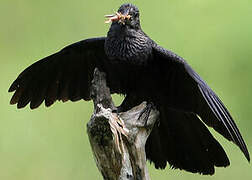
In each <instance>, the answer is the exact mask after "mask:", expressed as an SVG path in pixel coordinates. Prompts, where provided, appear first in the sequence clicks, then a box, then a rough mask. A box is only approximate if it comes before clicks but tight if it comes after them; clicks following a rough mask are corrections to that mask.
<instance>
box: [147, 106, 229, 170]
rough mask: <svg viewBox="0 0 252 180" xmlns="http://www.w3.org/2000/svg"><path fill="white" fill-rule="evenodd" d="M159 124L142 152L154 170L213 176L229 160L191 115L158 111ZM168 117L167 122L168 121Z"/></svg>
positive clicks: (164, 110)
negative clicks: (168, 168) (168, 169)
mask: <svg viewBox="0 0 252 180" xmlns="http://www.w3.org/2000/svg"><path fill="white" fill-rule="evenodd" d="M159 110H160V120H159V121H160V122H159V123H156V125H155V126H154V128H153V130H152V133H151V134H150V136H149V138H148V140H147V142H146V146H145V150H146V156H147V159H149V160H150V161H151V162H153V163H154V164H155V167H156V168H158V169H159V168H160V169H164V168H165V167H166V164H167V162H168V163H169V164H170V166H171V167H172V168H175V169H177V168H178V169H183V170H186V171H189V172H193V173H200V174H209V175H212V174H214V166H217V167H226V166H228V165H229V164H230V163H229V159H228V157H227V155H226V153H225V151H224V149H223V148H222V147H221V145H220V144H219V143H218V142H217V140H216V139H215V138H214V137H213V136H212V134H211V133H210V132H209V130H208V129H207V127H206V126H205V125H204V124H203V123H202V121H201V120H200V119H199V118H198V116H197V115H196V114H194V113H185V112H178V111H175V110H171V109H169V108H160V109H159ZM167 117H168V118H167Z"/></svg>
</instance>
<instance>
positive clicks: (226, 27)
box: [0, 0, 252, 180]
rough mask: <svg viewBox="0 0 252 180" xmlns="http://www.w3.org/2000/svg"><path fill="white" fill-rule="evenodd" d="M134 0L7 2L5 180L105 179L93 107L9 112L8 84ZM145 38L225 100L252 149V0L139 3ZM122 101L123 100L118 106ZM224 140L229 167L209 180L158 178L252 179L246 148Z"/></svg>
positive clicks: (1, 166)
mask: <svg viewBox="0 0 252 180" xmlns="http://www.w3.org/2000/svg"><path fill="white" fill-rule="evenodd" d="M124 2H126V1H119V0H107V1H98V0H96V1H90V0H89V1H87V0H72V1H63V0H0V23H1V24H0V117H1V118H0V179H8V180H34V179H36V180H54V179H61V180H69V179H71V180H81V179H102V178H101V175H100V173H99V172H98V170H97V168H96V166H95V162H94V160H93V157H92V152H91V150H90V146H89V142H88V139H87V134H86V123H87V121H88V120H89V118H90V116H91V114H92V103H91V102H84V101H80V102H77V103H72V102H67V103H61V102H57V103H55V104H54V105H53V106H52V107H50V108H45V107H44V105H42V106H41V107H40V108H39V109H36V110H33V111H32V110H30V109H29V108H28V107H27V108H25V109H22V110H17V109H16V107H15V106H10V105H9V99H10V97H11V94H10V93H7V89H8V88H9V85H10V83H11V82H12V81H13V80H14V79H15V78H16V77H17V75H18V74H19V73H20V72H21V71H22V70H23V69H24V68H25V67H27V66H29V65H30V64H31V63H33V62H35V61H36V60H38V59H40V58H42V57H45V56H47V55H49V54H52V53H54V52H56V51H58V50H59V49H61V48H62V47H64V46H66V45H68V44H71V43H74V42H76V41H79V40H82V39H86V38H90V37H96V36H105V35H106V32H107V30H108V28H109V25H107V24H104V15H105V14H111V13H113V12H115V11H116V10H117V9H118V7H119V6H120V5H121V4H122V3H124ZM131 2H132V3H134V4H136V5H137V6H138V7H139V9H140V11H141V24H142V27H143V29H144V31H145V32H146V33H147V34H148V35H149V36H150V37H151V38H153V39H154V40H155V41H156V42H157V43H159V44H160V45H161V46H163V47H166V48H167V49H170V50H172V51H175V52H176V53H177V54H179V55H180V56H182V57H184V58H185V59H186V60H187V61H188V62H189V64H191V66H192V67H193V68H194V69H195V70H196V71H197V72H198V73H199V74H200V75H201V76H202V78H203V79H205V80H206V81H207V83H208V84H209V85H210V86H211V87H212V88H213V89H214V91H215V92H216V93H217V94H218V95H219V96H220V98H221V99H222V100H223V101H224V103H225V104H226V106H227V107H228V109H229V110H230V112H231V114H232V115H233V117H234V119H235V120H236V123H237V125H238V127H239V128H240V130H241V132H242V134H243V137H244V139H245V141H246V142H247V145H248V149H249V150H251V149H252V121H251V117H252V112H251V108H252V104H251V99H252V96H251V90H252V80H251V76H252V70H251V69H252V49H251V48H252V36H251V34H252V21H251V18H252V1H251V0H240V1H237V0H229V1H218V0H208V1H206V0H205V1H203V0H180V1H178V0H167V1H164V0H155V1H144V0H142V1H140V0H135V1H131ZM121 98H122V97H119V96H116V97H115V99H116V101H117V102H119V101H120V100H121ZM214 135H215V136H217V139H218V140H220V142H221V143H222V145H223V146H224V148H225V150H226V152H227V154H228V155H229V157H230V161H231V166H230V167H228V168H217V169H216V174H215V175H214V176H204V177H203V176H201V175H198V174H191V173H188V172H185V171H180V170H172V169H170V168H167V169H166V170H164V171H161V170H155V169H154V168H153V166H152V165H149V171H150V175H151V177H152V179H159V180H162V179H176V180H180V179H187V180H190V179H193V180H197V179H216V180H217V179H220V180H221V179H229V180H231V179H237V178H243V179H246V180H247V179H252V169H251V164H249V163H247V162H246V159H245V158H244V156H243V155H242V153H241V152H240V151H239V149H238V148H237V147H236V146H235V145H234V144H232V143H230V142H227V141H226V140H224V139H223V138H222V137H221V136H219V135H217V134H214Z"/></svg>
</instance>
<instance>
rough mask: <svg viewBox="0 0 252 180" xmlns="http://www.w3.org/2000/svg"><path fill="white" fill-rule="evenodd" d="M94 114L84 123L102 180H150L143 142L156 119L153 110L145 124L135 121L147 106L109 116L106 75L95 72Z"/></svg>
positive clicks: (140, 120) (142, 105) (93, 90)
mask: <svg viewBox="0 0 252 180" xmlns="http://www.w3.org/2000/svg"><path fill="white" fill-rule="evenodd" d="M91 97H92V99H93V102H94V113H93V115H92V117H91V119H90V121H89V122H88V124H87V133H88V136H89V141H90V144H91V147H92V151H93V154H94V158H95V162H96V165H97V167H98V169H99V170H100V172H101V173H102V176H103V178H104V179H105V180H149V179H150V177H149V174H148V170H147V167H146V156H145V143H146V140H147V138H148V136H149V134H150V133H151V130H152V127H153V125H154V124H155V121H156V119H157V118H158V114H159V113H158V111H154V110H152V111H151V113H150V116H149V119H148V121H147V124H145V120H144V117H143V118H140V119H138V117H139V114H140V112H141V111H142V110H143V109H144V108H145V107H146V103H145V102H143V103H142V104H140V105H138V106H136V107H134V108H132V109H131V110H129V111H127V112H122V113H118V114H117V113H112V110H111V109H115V106H114V103H113V101H112V98H111V94H110V90H109V88H108V87H107V86H106V75H105V73H103V72H99V70H98V69H95V71H94V79H93V81H92V87H91Z"/></svg>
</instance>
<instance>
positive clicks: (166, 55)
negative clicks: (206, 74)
mask: <svg viewBox="0 0 252 180" xmlns="http://www.w3.org/2000/svg"><path fill="white" fill-rule="evenodd" d="M153 53H154V60H155V62H156V63H157V64H158V66H160V67H162V68H161V69H162V70H161V73H162V74H161V75H160V77H167V76H168V77H169V76H170V75H173V76H174V77H169V78H170V79H173V81H176V82H175V83H174V82H173V83H172V84H171V83H170V84H169V85H168V86H167V88H166V91H167V92H168V95H167V97H168V99H167V101H169V103H170V104H169V106H170V107H172V108H175V109H179V110H182V111H186V112H193V113H196V114H198V115H199V116H200V117H201V119H202V120H203V122H205V123H206V124H207V125H208V126H210V127H213V128H214V129H215V130H216V131H217V132H219V133H220V134H221V135H223V136H224V137H225V138H227V139H228V140H230V141H233V142H234V143H235V144H236V145H238V146H239V148H240V149H241V151H242V152H243V153H244V155H245V157H246V158H247V160H248V161H250V157H249V152H248V150H247V147H246V144H245V142H244V140H243V138H242V136H241V134H240V132H239V129H238V128H237V126H236V124H235V122H234V120H233V118H232V117H231V115H230V113H229V112H228V110H227V109H226V107H225V106H224V105H223V103H222V102H221V100H220V99H219V98H218V96H217V95H216V94H215V93H214V92H213V90H212V89H211V88H210V87H209V86H208V85H207V84H206V83H205V82H204V81H203V80H202V78H200V76H199V75H198V74H197V73H196V72H195V71H194V70H193V69H192V68H191V67H190V66H189V65H188V64H187V63H186V62H185V60H184V59H182V58H181V57H179V56H177V55H176V54H174V53H173V52H171V51H168V50H165V49H164V48H162V47H160V46H158V45H155V46H154V47H153ZM165 68H169V70H167V69H165ZM174 78H175V80H174ZM165 82H169V81H165Z"/></svg>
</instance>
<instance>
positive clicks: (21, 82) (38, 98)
mask: <svg viewBox="0 0 252 180" xmlns="http://www.w3.org/2000/svg"><path fill="white" fill-rule="evenodd" d="M104 41H105V38H94V39H87V40H83V41H80V42H78V43H75V44H72V45H70V46H67V47H65V48H64V49H62V50H61V51H59V52H57V53H55V54H52V55H50V56H48V57H46V58H43V59H41V60H39V61H37V62H36V63H34V64H32V65H31V66H29V67H28V68H26V69H25V70H24V71H23V72H22V73H21V74H20V75H19V76H18V77H17V79H16V80H15V81H14V82H13V83H12V85H11V86H10V88H9V92H12V91H15V93H14V95H13V96H12V98H11V101H10V103H11V104H16V103H17V107H18V108H23V107H25V106H26V105H27V104H28V103H30V108H31V109H34V108H37V107H38V106H39V105H40V104H41V103H42V102H43V101H45V105H46V106H50V105H52V104H53V103H54V102H55V101H56V100H62V101H67V100H71V101H77V100H80V99H84V100H89V99H90V95H89V87H90V83H91V80H92V77H93V72H94V68H95V67H98V68H103V67H102V66H103V61H104V59H105V58H106V55H105V53H104Z"/></svg>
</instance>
